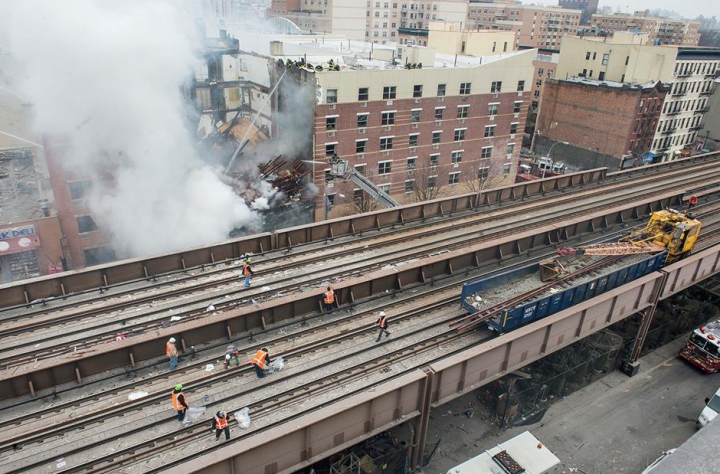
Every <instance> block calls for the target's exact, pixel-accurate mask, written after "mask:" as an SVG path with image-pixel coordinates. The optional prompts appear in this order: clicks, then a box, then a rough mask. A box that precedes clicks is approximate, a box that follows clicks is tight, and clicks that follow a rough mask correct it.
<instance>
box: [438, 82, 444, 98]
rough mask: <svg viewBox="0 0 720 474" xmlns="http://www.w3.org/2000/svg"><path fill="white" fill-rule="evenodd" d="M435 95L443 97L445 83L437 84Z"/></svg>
mask: <svg viewBox="0 0 720 474" xmlns="http://www.w3.org/2000/svg"><path fill="white" fill-rule="evenodd" d="M437 96H438V97H445V84H438V89H437Z"/></svg>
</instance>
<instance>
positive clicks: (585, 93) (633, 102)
mask: <svg viewBox="0 0 720 474" xmlns="http://www.w3.org/2000/svg"><path fill="white" fill-rule="evenodd" d="M668 91H669V87H668V86H664V85H662V83H660V82H655V83H650V84H644V85H630V84H622V83H618V82H607V81H602V82H601V81H595V80H589V79H584V78H573V79H568V80H557V79H549V80H547V81H546V82H545V86H544V91H543V98H542V102H541V104H540V114H539V118H538V130H540V131H541V138H538V139H537V140H541V141H542V140H545V141H549V142H550V144H551V143H553V142H569V143H570V145H569V146H567V147H563V148H562V149H558V148H556V149H555V150H556V156H557V158H558V159H560V158H563V159H565V161H570V164H571V165H574V166H576V167H581V168H590V167H592V165H591V164H589V163H587V159H588V158H589V157H593V158H598V157H600V156H603V158H604V159H603V162H602V166H609V167H611V168H622V167H627V166H630V165H632V164H633V163H636V162H637V161H638V160H643V159H645V158H647V154H648V152H649V151H650V149H651V147H652V140H653V136H654V133H655V129H656V128H657V125H658V122H659V120H660V115H661V112H662V109H663V104H664V101H665V97H666V95H667V93H668ZM561 150H562V151H561ZM558 153H559V154H558ZM572 156H576V157H581V158H583V157H584V158H585V160H584V161H585V162H581V161H579V162H573V161H572V158H571V157H572ZM609 157H612V158H614V159H615V160H616V161H615V163H614V166H613V163H612V161H609V160H608V159H606V158H609ZM594 165H597V166H600V165H601V163H599V162H598V161H597V160H596V161H595V163H594Z"/></svg>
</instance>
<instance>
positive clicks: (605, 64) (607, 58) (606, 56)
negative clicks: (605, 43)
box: [602, 53, 610, 66]
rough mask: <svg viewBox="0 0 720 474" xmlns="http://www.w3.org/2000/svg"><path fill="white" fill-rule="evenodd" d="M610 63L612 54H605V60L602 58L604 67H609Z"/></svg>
mask: <svg viewBox="0 0 720 474" xmlns="http://www.w3.org/2000/svg"><path fill="white" fill-rule="evenodd" d="M609 61H610V54H608V53H605V54H603V58H602V64H603V66H607V64H608V62H609Z"/></svg>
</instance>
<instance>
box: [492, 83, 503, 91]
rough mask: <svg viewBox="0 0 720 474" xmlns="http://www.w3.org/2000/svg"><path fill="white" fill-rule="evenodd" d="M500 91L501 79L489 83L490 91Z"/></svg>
mask: <svg viewBox="0 0 720 474" xmlns="http://www.w3.org/2000/svg"><path fill="white" fill-rule="evenodd" d="M501 91H502V81H493V83H492V84H491V85H490V92H493V93H499V92H501Z"/></svg>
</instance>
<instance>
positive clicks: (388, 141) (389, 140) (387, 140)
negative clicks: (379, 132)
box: [380, 137, 394, 150]
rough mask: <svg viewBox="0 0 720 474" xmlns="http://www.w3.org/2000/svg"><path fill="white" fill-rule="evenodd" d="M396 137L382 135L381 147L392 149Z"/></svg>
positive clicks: (382, 148)
mask: <svg viewBox="0 0 720 474" xmlns="http://www.w3.org/2000/svg"><path fill="white" fill-rule="evenodd" d="M393 138H394V137H380V149H381V150H392V147H393Z"/></svg>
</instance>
